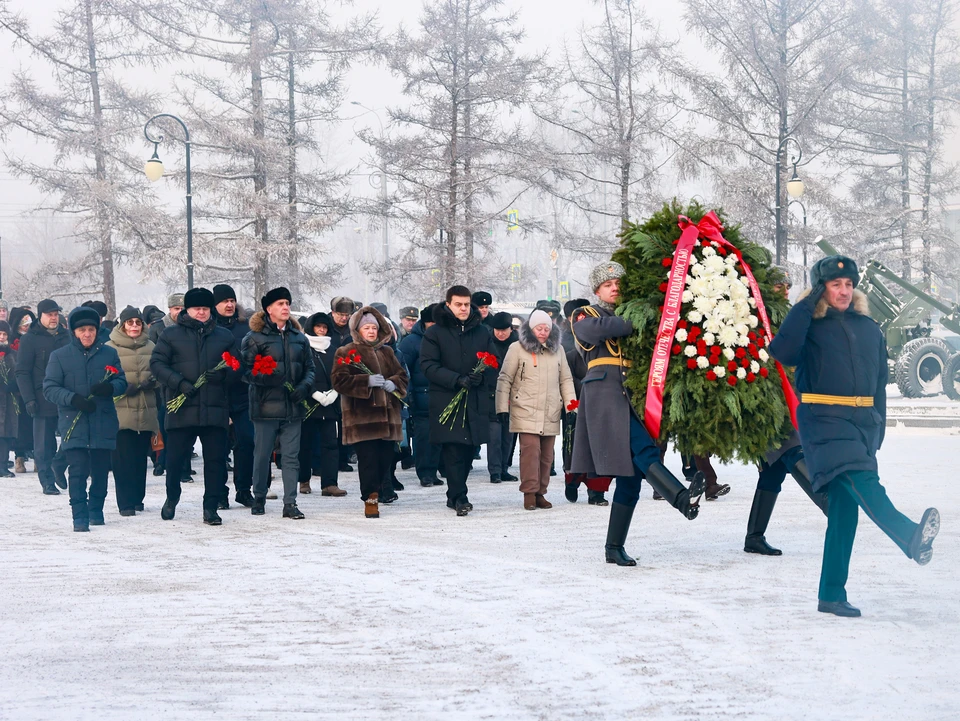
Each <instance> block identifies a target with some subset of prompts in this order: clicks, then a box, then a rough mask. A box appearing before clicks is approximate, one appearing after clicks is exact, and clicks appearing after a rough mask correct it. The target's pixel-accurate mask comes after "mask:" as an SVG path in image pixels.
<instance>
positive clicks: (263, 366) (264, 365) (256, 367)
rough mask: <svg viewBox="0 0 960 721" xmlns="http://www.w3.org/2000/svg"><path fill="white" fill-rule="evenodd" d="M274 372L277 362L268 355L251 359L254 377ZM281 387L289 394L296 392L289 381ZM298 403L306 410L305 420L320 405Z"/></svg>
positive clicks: (303, 401) (269, 374) (304, 402)
mask: <svg viewBox="0 0 960 721" xmlns="http://www.w3.org/2000/svg"><path fill="white" fill-rule="evenodd" d="M275 370H277V362H276V361H275V360H274V359H273V358H271V357H270V356H268V355H257V356H256V357H255V358H254V359H253V369H252V370H251V372H252V373H253V375H255V376H272V375H273V372H274V371H275ZM283 387H284V388H286V389H287V390H288V391H290V392H291V393H293V392H294V391H295V390H296V388H294V387H293V384H292V383H290V382H289V381H288V382H286V383H284V384H283ZM300 402H301V403H302V404H303V407H304V408H306V409H307V415H306V417H307V418H309V417H310V416H311V415H313V412H314V411H315V410H317V407H318V406H319V405H320V404H319V403H316V404H314V405H312V406H311V405H310V404H309V403H307V402H306V401H305V400H302V401H300Z"/></svg>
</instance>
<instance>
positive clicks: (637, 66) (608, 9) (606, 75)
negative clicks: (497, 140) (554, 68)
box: [537, 0, 673, 252]
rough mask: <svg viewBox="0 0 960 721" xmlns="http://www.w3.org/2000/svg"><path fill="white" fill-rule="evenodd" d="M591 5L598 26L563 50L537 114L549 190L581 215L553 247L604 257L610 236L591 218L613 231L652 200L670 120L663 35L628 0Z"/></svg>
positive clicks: (606, 0)
mask: <svg viewBox="0 0 960 721" xmlns="http://www.w3.org/2000/svg"><path fill="white" fill-rule="evenodd" d="M594 4H595V5H596V7H597V9H598V11H599V15H600V19H599V21H598V22H597V23H596V24H594V25H591V26H589V27H583V28H582V29H581V30H580V33H579V36H578V38H577V40H576V42H575V43H574V44H573V45H572V46H567V47H565V48H564V51H563V58H562V65H561V72H560V73H559V74H558V77H557V79H556V89H555V92H553V93H551V100H550V102H549V104H547V105H545V106H543V107H540V108H537V114H538V116H539V117H540V118H541V119H542V120H543V121H545V122H546V124H547V127H548V129H549V130H550V131H551V132H550V133H549V134H548V137H547V138H546V139H545V144H546V145H547V147H548V148H549V153H550V157H551V159H552V160H553V161H554V166H553V167H554V168H555V171H556V175H557V181H556V183H555V184H554V186H553V188H552V189H553V192H555V193H557V194H558V195H559V196H561V197H563V198H564V199H565V200H567V201H568V202H570V203H572V204H573V205H574V206H575V207H576V208H577V209H578V210H579V211H580V213H578V214H577V215H578V220H579V221H580V222H577V223H576V225H575V227H569V226H566V227H564V228H563V229H562V230H561V237H560V238H558V239H557V241H558V243H559V244H562V245H565V246H567V247H570V248H572V249H575V250H579V251H585V252H595V251H596V250H598V249H599V250H600V251H601V252H609V249H610V248H611V246H613V245H615V238H613V237H612V235H613V234H611V233H604V232H597V231H596V230H594V229H593V228H595V226H596V225H597V223H596V220H597V218H598V216H599V217H601V218H602V217H603V216H608V217H610V218H611V219H616V220H618V221H619V222H618V223H617V224H615V230H616V229H618V227H617V226H619V224H620V223H622V222H626V221H628V220H630V216H631V212H635V209H636V207H637V205H649V201H650V199H651V198H652V197H653V196H655V195H658V194H657V193H656V192H655V190H656V181H657V179H658V175H659V172H660V170H661V169H662V168H663V166H664V165H665V164H667V163H668V162H669V161H670V158H671V155H670V154H668V153H666V152H664V148H663V146H662V144H661V140H662V138H663V137H664V132H665V129H666V128H667V126H668V124H669V123H670V121H671V120H672V119H673V115H672V112H671V111H670V109H669V108H670V106H669V103H668V102H667V97H666V96H667V93H666V91H665V89H664V88H663V87H662V85H661V84H660V82H659V74H658V72H657V71H658V69H659V65H660V53H661V51H662V47H663V44H664V42H663V40H662V38H660V37H659V36H658V34H657V32H656V31H655V30H654V28H653V27H652V25H651V23H650V22H649V20H648V19H647V18H646V17H645V16H644V15H643V14H642V12H641V11H640V10H638V9H637V8H636V7H635V6H634V4H633V3H632V2H631V1H630V0H597V1H596V2H595V3H594ZM608 195H612V196H613V197H614V198H615V199H616V200H615V202H614V203H612V204H609V203H608V202H607V197H608ZM658 199H659V198H658Z"/></svg>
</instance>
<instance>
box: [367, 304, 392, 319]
mask: <svg viewBox="0 0 960 721" xmlns="http://www.w3.org/2000/svg"><path fill="white" fill-rule="evenodd" d="M370 307H371V308H376V309H377V310H379V311H380V315H382V316H383V317H384V318H389V317H390V311H389V310H387V304H386V303H371V304H370Z"/></svg>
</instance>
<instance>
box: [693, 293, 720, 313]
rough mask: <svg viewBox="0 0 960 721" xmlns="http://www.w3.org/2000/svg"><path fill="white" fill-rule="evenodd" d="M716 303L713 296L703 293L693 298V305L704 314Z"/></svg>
mask: <svg viewBox="0 0 960 721" xmlns="http://www.w3.org/2000/svg"><path fill="white" fill-rule="evenodd" d="M716 304H717V301H716V300H715V299H714V298H710V297H708V296H705V295H701V296H699V297H697V298H695V299H694V301H693V307H694V308H696V309H697V310H698V311H700V312H701V313H703V314H704V315H709V314H710V312H711V311H712V310H713V307H714V306H715V305H716Z"/></svg>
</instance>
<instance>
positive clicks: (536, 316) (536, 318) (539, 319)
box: [527, 308, 553, 328]
mask: <svg viewBox="0 0 960 721" xmlns="http://www.w3.org/2000/svg"><path fill="white" fill-rule="evenodd" d="M527 323H528V324H529V325H530V327H531V328H536V327H537V326H538V325H543V324H547V325H553V318H551V317H550V315H549V314H548V313H547V311H545V310H542V309H540V308H537V309H536V310H535V311H533V313H531V314H530V317H529V318H527Z"/></svg>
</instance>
